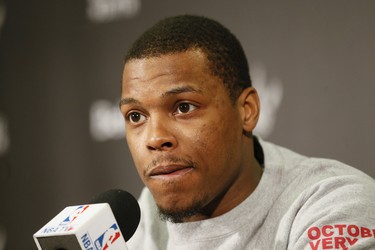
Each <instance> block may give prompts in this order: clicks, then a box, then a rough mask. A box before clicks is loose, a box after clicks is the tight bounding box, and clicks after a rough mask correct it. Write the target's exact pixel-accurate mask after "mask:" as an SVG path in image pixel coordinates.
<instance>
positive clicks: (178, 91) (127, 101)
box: [119, 86, 202, 107]
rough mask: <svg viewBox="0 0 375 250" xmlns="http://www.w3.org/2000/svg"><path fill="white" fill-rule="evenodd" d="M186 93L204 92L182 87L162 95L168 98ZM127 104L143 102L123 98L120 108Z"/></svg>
mask: <svg viewBox="0 0 375 250" xmlns="http://www.w3.org/2000/svg"><path fill="white" fill-rule="evenodd" d="M186 92H196V93H201V92H202V91H201V90H199V89H196V88H194V87H192V86H181V87H176V88H173V89H170V90H168V91H167V92H165V93H163V94H162V97H168V96H172V95H178V94H181V93H186ZM127 104H137V105H140V104H141V102H140V101H138V100H136V99H134V98H131V97H129V98H123V99H121V101H120V103H119V106H120V107H121V106H122V105H127Z"/></svg>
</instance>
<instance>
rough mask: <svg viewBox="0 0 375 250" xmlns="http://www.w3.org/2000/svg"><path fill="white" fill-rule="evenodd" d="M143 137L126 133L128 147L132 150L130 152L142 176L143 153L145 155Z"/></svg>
mask: <svg viewBox="0 0 375 250" xmlns="http://www.w3.org/2000/svg"><path fill="white" fill-rule="evenodd" d="M141 141H142V140H141V139H140V137H139V136H137V135H129V134H127V135H126V142H127V144H128V148H129V150H130V154H131V156H132V158H133V161H134V164H135V166H136V168H137V171H138V173H139V175H140V176H141V177H142V175H143V169H141V166H143V164H144V163H143V162H142V159H144V157H142V155H144V152H143V153H142V144H141Z"/></svg>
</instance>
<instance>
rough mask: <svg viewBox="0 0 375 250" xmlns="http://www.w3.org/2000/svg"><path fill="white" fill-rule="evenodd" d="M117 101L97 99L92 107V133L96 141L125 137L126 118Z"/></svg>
mask: <svg viewBox="0 0 375 250" xmlns="http://www.w3.org/2000/svg"><path fill="white" fill-rule="evenodd" d="M118 103H119V102H118V101H117V102H110V101H107V100H97V101H95V102H94V103H93V104H92V105H91V109H90V133H91V136H92V138H93V139H94V140H96V141H107V140H118V139H121V138H124V137H125V120H124V118H123V117H122V114H121V112H120V109H119V106H118Z"/></svg>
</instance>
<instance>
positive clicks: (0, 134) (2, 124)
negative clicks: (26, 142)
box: [0, 114, 10, 156]
mask: <svg viewBox="0 0 375 250" xmlns="http://www.w3.org/2000/svg"><path fill="white" fill-rule="evenodd" d="M9 145H10V140H9V133H8V122H7V120H6V119H5V117H4V116H3V115H2V114H0V156H1V155H3V154H5V153H6V152H7V151H8V149H9Z"/></svg>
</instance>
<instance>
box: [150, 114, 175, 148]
mask: <svg viewBox="0 0 375 250" xmlns="http://www.w3.org/2000/svg"><path fill="white" fill-rule="evenodd" d="M163 120H164V121H163ZM147 129H148V131H147V132H148V137H147V144H146V146H147V149H148V150H150V151H170V150H173V149H174V148H175V147H176V146H177V140H176V137H175V136H174V134H173V127H172V126H171V125H170V124H168V123H167V121H166V120H165V119H158V120H156V119H153V121H150V122H149V123H148V128H147Z"/></svg>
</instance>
